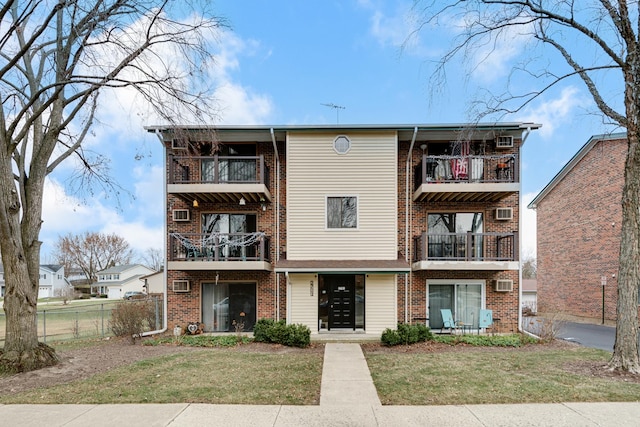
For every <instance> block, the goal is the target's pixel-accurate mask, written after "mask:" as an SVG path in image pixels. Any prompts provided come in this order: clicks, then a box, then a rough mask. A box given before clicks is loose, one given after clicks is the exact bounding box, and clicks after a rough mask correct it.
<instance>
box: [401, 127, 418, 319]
mask: <svg viewBox="0 0 640 427" xmlns="http://www.w3.org/2000/svg"><path fill="white" fill-rule="evenodd" d="M417 136H418V126H416V127H414V128H413V137H412V138H411V145H410V146H409V152H408V153H407V163H406V170H405V201H404V203H405V207H404V209H405V210H404V212H405V215H404V221H405V225H404V259H405V261H407V264H409V265H411V263H410V257H409V250H410V248H411V245H410V244H409V236H410V233H409V227H410V226H411V221H410V217H411V211H410V210H409V184H410V182H409V181H410V179H409V176H410V173H411V153H412V152H413V145H414V144H415V143H416V137H417ZM411 276H412V273H411V271H409V273H408V274H407V279H406V280H405V283H404V323H409V297H410V295H411V293H410V292H409V288H410V286H411Z"/></svg>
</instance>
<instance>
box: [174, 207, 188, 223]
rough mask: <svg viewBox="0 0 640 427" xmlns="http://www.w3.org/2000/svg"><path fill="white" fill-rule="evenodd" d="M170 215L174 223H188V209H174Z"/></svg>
mask: <svg viewBox="0 0 640 427" xmlns="http://www.w3.org/2000/svg"><path fill="white" fill-rule="evenodd" d="M171 214H172V215H173V220H174V221H189V209H174V210H173V211H171Z"/></svg>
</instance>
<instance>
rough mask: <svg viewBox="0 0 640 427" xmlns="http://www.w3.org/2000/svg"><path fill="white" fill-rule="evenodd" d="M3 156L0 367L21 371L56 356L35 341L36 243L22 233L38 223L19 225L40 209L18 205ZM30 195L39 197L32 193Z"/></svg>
mask: <svg viewBox="0 0 640 427" xmlns="http://www.w3.org/2000/svg"><path fill="white" fill-rule="evenodd" d="M4 156H5V153H2V154H0V158H2V159H1V160H2V166H4V167H3V168H2V173H1V174H0V181H1V183H2V188H4V189H7V190H5V191H3V192H2V196H1V197H0V237H1V238H0V250H1V252H2V263H3V266H4V275H5V297H4V311H5V314H6V335H5V346H4V350H3V351H2V353H1V355H0V369H1V370H3V371H5V372H23V371H31V370H34V369H39V368H42V367H45V366H51V365H54V364H56V363H57V362H58V358H57V356H56V354H55V351H54V350H53V349H52V348H51V347H49V346H47V345H45V344H41V343H38V328H37V317H36V315H37V299H38V282H39V278H40V277H39V262H40V253H39V252H40V244H39V242H38V241H37V239H33V238H30V239H28V241H29V242H30V243H29V244H28V245H25V244H24V242H25V235H26V236H33V235H34V234H33V233H35V235H36V236H37V233H38V231H39V226H38V227H37V228H36V229H35V230H33V229H31V230H25V233H23V227H24V226H25V224H26V225H27V226H29V225H31V224H32V222H31V221H32V220H33V219H34V218H35V217H38V218H40V217H41V215H40V212H41V210H38V209H33V211H31V212H28V211H29V209H28V208H27V207H26V206H21V204H20V198H19V197H18V192H17V190H16V189H15V184H14V177H13V173H11V168H10V166H9V169H8V171H7V168H6V166H7V164H9V165H10V162H8V159H7V158H6V157H4ZM3 157H4V158H3ZM40 195H41V193H40ZM34 199H36V200H37V199H39V198H38V197H37V195H36V197H34ZM21 208H22V211H27V212H25V213H23V215H22V219H23V221H22V223H21V221H20V219H21V218H20V216H21V215H20V214H21ZM25 221H27V222H26V223H25ZM21 226H22V227H21ZM25 246H26V248H25ZM25 249H26V250H25Z"/></svg>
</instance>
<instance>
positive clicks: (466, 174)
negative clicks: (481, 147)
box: [413, 154, 520, 202]
mask: <svg viewBox="0 0 640 427" xmlns="http://www.w3.org/2000/svg"><path fill="white" fill-rule="evenodd" d="M415 182H416V189H415V192H414V193H413V200H414V201H428V202H495V201H498V200H501V199H503V198H504V197H506V196H508V195H510V194H514V193H517V192H518V191H519V189H520V184H519V170H518V158H517V155H515V154H495V155H482V156H427V155H423V156H422V162H421V163H420V164H419V165H418V166H417V167H416V169H415Z"/></svg>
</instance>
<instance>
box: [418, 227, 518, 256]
mask: <svg viewBox="0 0 640 427" xmlns="http://www.w3.org/2000/svg"><path fill="white" fill-rule="evenodd" d="M517 238H518V235H517V233H447V234H429V233H422V234H421V235H420V236H416V237H414V238H413V261H414V262H415V261H516V260H517V250H518V241H517Z"/></svg>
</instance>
